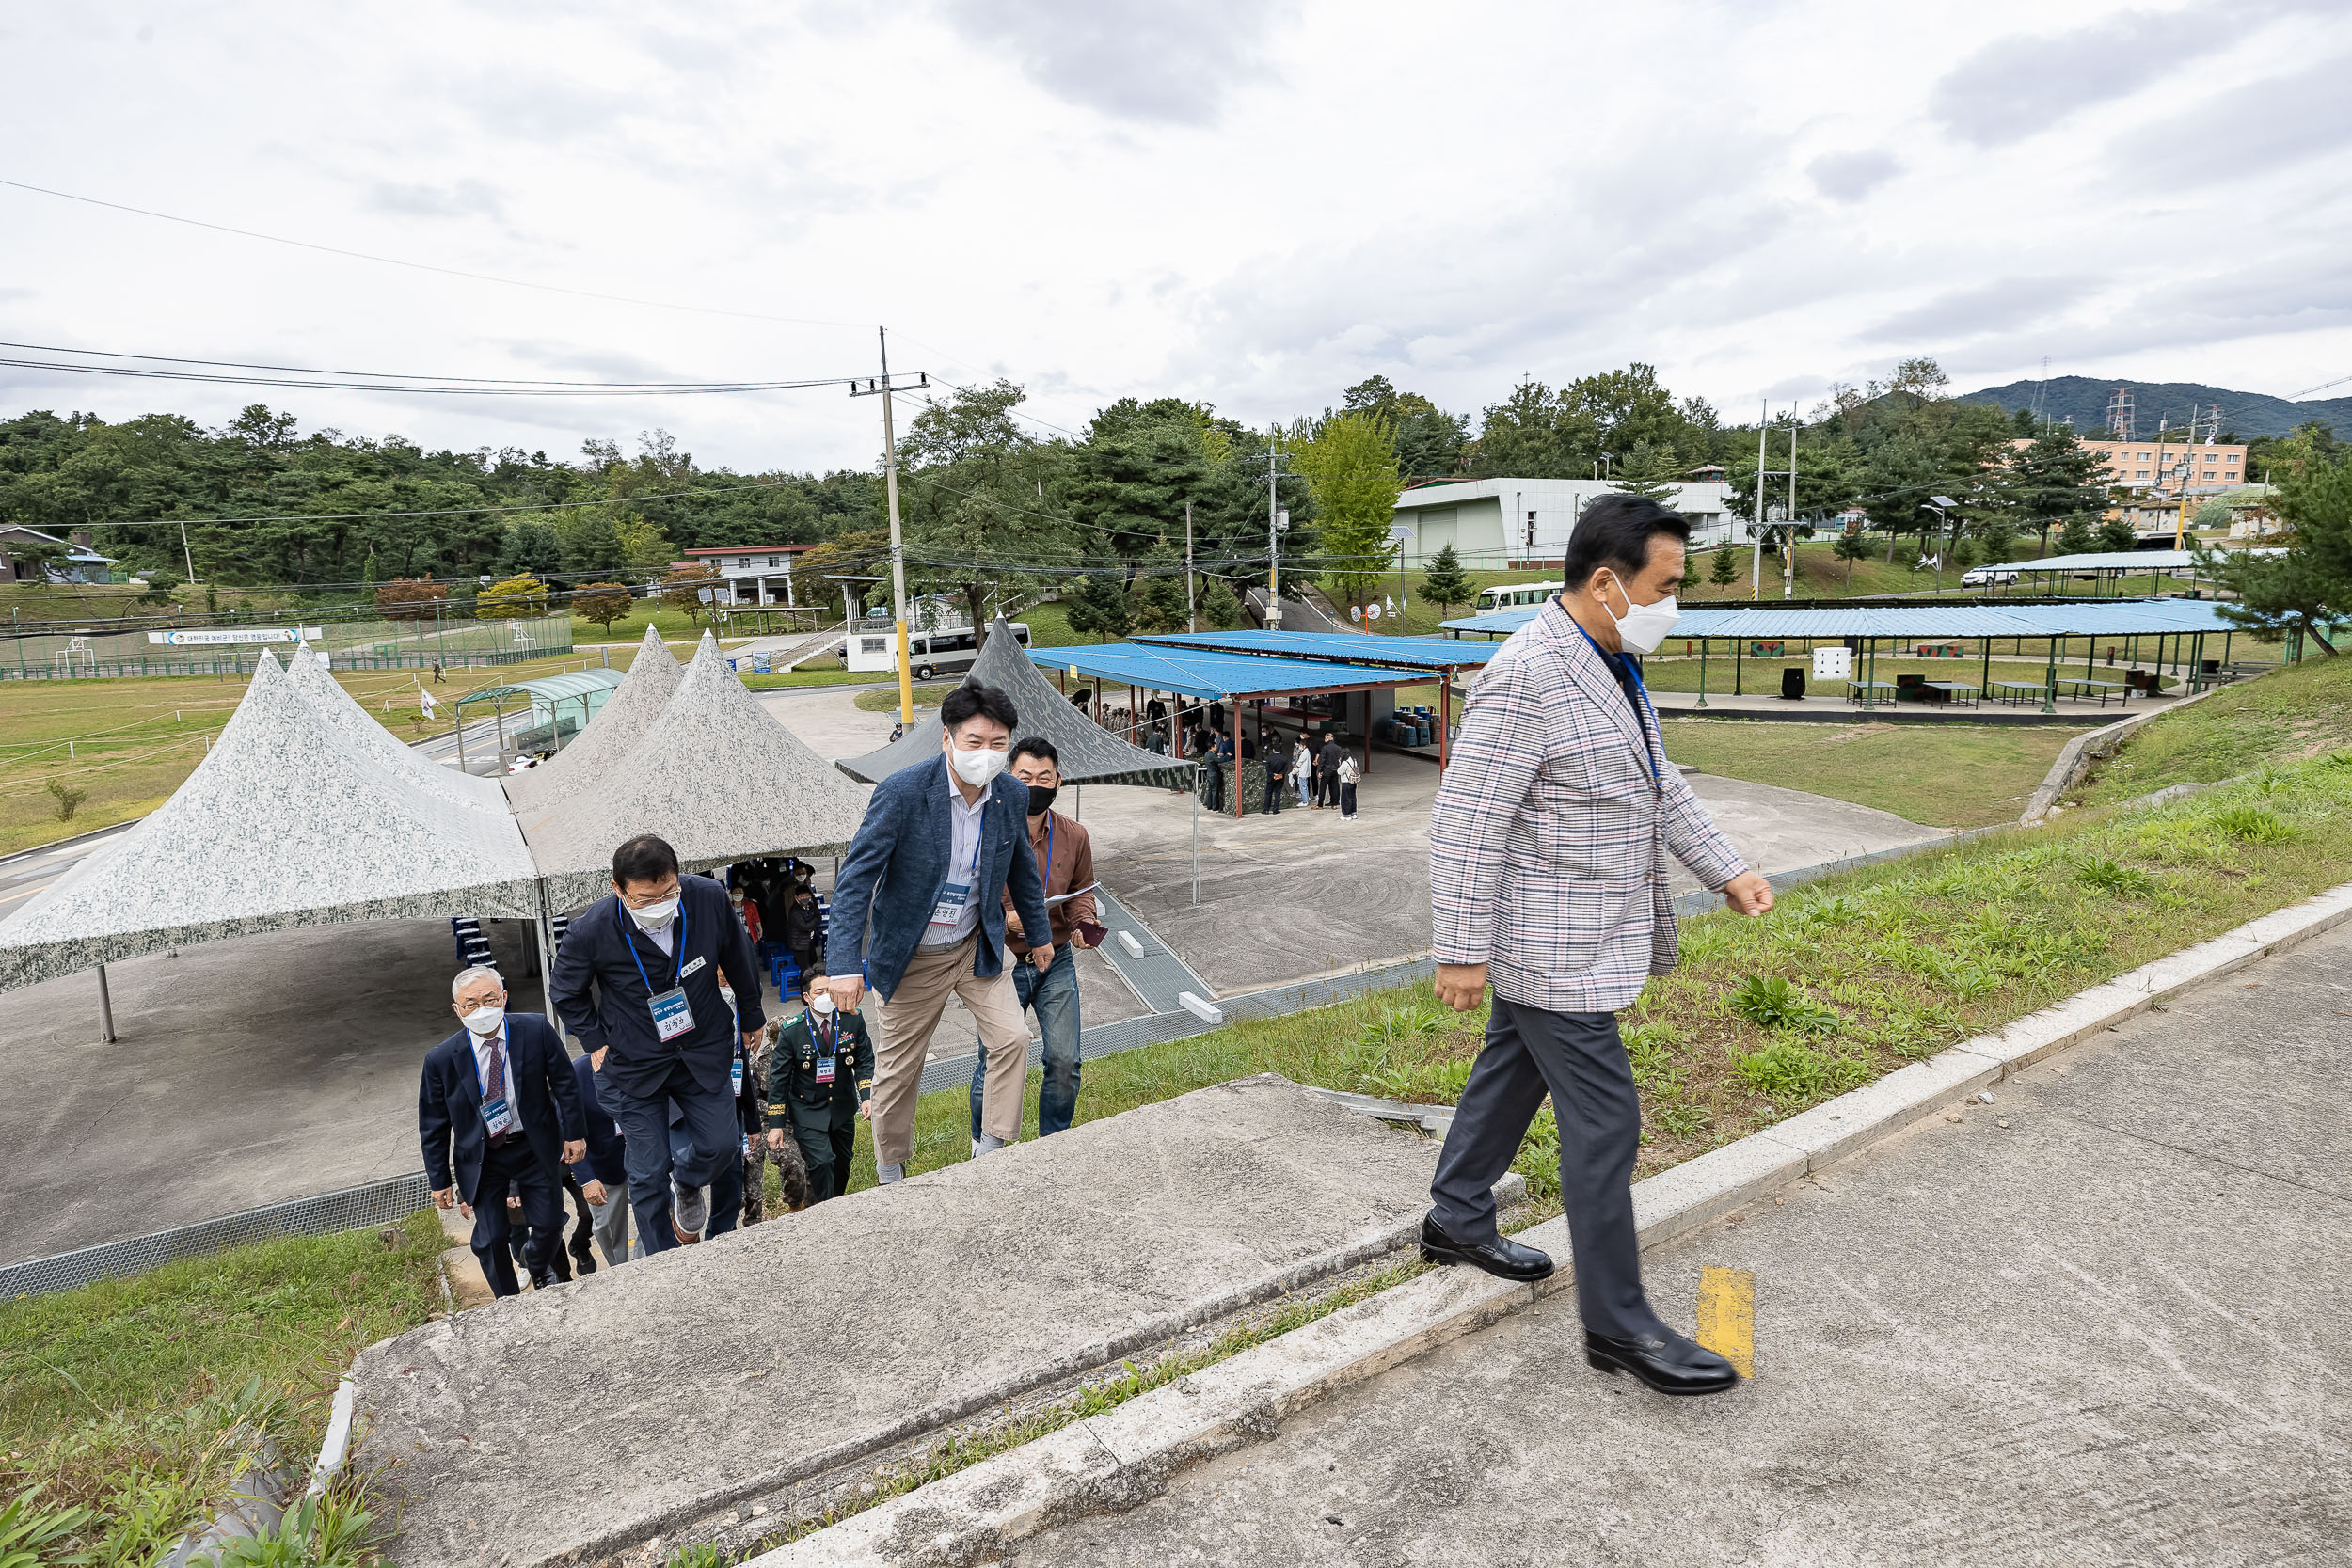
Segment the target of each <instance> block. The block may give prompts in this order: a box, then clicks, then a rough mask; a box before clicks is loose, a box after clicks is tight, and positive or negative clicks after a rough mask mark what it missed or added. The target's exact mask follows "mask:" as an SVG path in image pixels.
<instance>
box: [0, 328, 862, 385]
mask: <svg viewBox="0 0 2352 1568" xmlns="http://www.w3.org/2000/svg"><path fill="white" fill-rule="evenodd" d="M0 348H21V349H29V350H31V351H33V352H35V353H38V354H84V355H92V356H96V357H98V358H101V359H143V360H147V361H150V362H151V363H154V364H162V365H203V366H208V367H210V368H212V369H215V370H233V371H272V372H278V373H280V374H285V375H343V376H355V377H366V378H368V379H370V380H375V381H432V382H453V383H458V384H471V385H474V386H482V387H590V388H599V389H612V388H657V389H670V388H690V389H693V390H702V389H705V388H717V389H721V390H725V391H737V390H742V389H745V388H766V387H777V386H794V387H831V386H835V385H838V384H840V383H842V382H846V381H850V380H853V379H855V378H854V377H850V376H827V377H824V378H821V379H819V380H816V381H799V382H767V381H564V380H561V379H557V378H554V377H548V376H507V375H425V374H421V373H419V372H409V371H322V370H312V369H310V368H307V367H305V366H301V365H259V364H253V363H251V362H249V361H246V360H243V359H196V358H190V357H187V356H183V355H175V354H124V353H119V352H118V351H116V350H114V349H104V348H59V347H58V346H57V345H56V344H55V343H15V342H9V341H6V340H4V339H0Z"/></svg>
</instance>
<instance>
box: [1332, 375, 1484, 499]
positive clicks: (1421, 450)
mask: <svg viewBox="0 0 2352 1568" xmlns="http://www.w3.org/2000/svg"><path fill="white" fill-rule="evenodd" d="M1341 406H1342V407H1343V409H1345V410H1347V411H1349V412H1351V413H1358V414H1370V415H1372V416H1374V417H1375V418H1376V419H1383V420H1388V421H1389V428H1390V430H1391V432H1392V433H1393V434H1394V436H1395V440H1396V463H1397V467H1399V468H1401V469H1402V470H1404V472H1405V474H1406V477H1408V478H1414V479H1443V478H1445V477H1446V476H1448V475H1450V474H1454V473H1458V472H1460V471H1461V467H1462V462H1463V458H1464V455H1465V453H1466V452H1467V451H1469V449H1470V421H1469V420H1466V419H1464V418H1463V417H1462V416H1461V415H1459V414H1449V413H1446V412H1445V411H1444V410H1443V409H1441V408H1439V407H1438V405H1437V404H1434V403H1432V402H1430V401H1429V400H1428V399H1427V398H1425V397H1422V395H1421V394H1420V393H1418V392H1400V391H1398V390H1397V389H1396V388H1394V387H1393V386H1391V385H1390V383H1389V378H1388V377H1387V376H1385V375H1374V376H1367V377H1365V378H1364V379H1363V380H1361V381H1359V382H1358V383H1356V385H1355V386H1353V387H1350V388H1348V389H1347V390H1346V392H1344V393H1343V394H1342V397H1341Z"/></svg>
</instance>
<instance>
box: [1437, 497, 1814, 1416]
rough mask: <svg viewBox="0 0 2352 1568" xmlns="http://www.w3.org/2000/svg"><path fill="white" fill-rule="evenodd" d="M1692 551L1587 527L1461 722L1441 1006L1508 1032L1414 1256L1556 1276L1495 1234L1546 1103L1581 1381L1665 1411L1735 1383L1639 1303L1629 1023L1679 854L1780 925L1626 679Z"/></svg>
mask: <svg viewBox="0 0 2352 1568" xmlns="http://www.w3.org/2000/svg"><path fill="white" fill-rule="evenodd" d="M1690 536H1691V528H1690V524H1689V523H1687V522H1685V521H1684V520H1683V518H1682V517H1681V516H1680V515H1677V514H1676V513H1673V512H1670V511H1668V510H1666V509H1665V508H1664V507H1662V506H1660V505H1659V504H1658V503H1657V502H1655V501H1652V500H1646V499H1643V498H1641V497H1639V496H1603V497H1601V498H1600V499H1597V500H1595V501H1594V502H1593V503H1592V504H1591V505H1590V506H1587V507H1586V508H1585V509H1584V513H1583V515H1581V517H1579V518H1578V520H1577V524H1576V529H1575V531H1574V533H1573V534H1572V535H1571V536H1570V538H1569V541H1568V547H1567V559H1566V561H1565V572H1564V574H1563V578H1564V580H1565V582H1566V584H1567V587H1566V589H1565V592H1563V593H1562V594H1559V595H1558V596H1557V597H1555V598H1553V599H1551V600H1549V602H1547V603H1546V604H1545V606H1544V608H1543V610H1541V611H1540V612H1539V613H1538V614H1537V615H1536V617H1535V619H1534V621H1532V622H1530V623H1529V624H1528V625H1527V626H1523V627H1522V628H1520V629H1519V631H1518V632H1517V633H1516V634H1515V635H1514V636H1513V637H1512V638H1511V640H1510V641H1507V642H1505V643H1504V644H1503V645H1502V651H1500V652H1499V653H1497V654H1496V655H1495V657H1494V659H1493V661H1492V662H1490V663H1489V664H1488V665H1487V666H1486V669H1485V671H1484V672H1482V673H1480V675H1479V677H1478V683H1477V686H1476V687H1475V688H1474V689H1473V690H1472V692H1471V694H1470V703H1469V705H1468V706H1467V708H1466V709H1465V710H1464V712H1463V715H1462V729H1461V736H1460V738H1459V739H1458V740H1456V741H1455V742H1454V748H1453V753H1452V757H1451V760H1450V762H1449V764H1448V767H1447V768H1446V773H1445V782H1444V783H1443V784H1441V785H1439V787H1438V800H1437V805H1436V806H1435V808H1434V809H1433V810H1432V811H1431V814H1430V828H1429V894H1430V905H1431V914H1432V925H1433V927H1434V939H1433V942H1432V944H1431V945H1432V947H1433V948H1434V950H1435V952H1436V954H1437V958H1438V997H1439V998H1440V999H1441V1000H1442V1001H1444V1002H1445V1003H1446V1005H1447V1006H1451V1007H1454V1009H1456V1010H1457V1011H1465V1012H1466V1011H1468V1010H1469V1009H1470V1008H1472V1007H1475V1006H1478V1004H1479V1001H1480V1000H1481V998H1482V997H1483V996H1484V995H1485V993H1486V987H1487V984H1488V982H1489V981H1491V982H1492V983H1493V986H1494V1008H1493V1012H1492V1014H1491V1016H1490V1019H1489V1022H1487V1025H1486V1044H1485V1046H1484V1048H1483V1049H1482V1050H1481V1051H1480V1053H1479V1055H1478V1060H1477V1063H1476V1064H1475V1065H1474V1066H1473V1067H1472V1068H1471V1069H1470V1083H1469V1085H1468V1086H1467V1087H1466V1088H1465V1089H1464V1090H1463V1092H1462V1102H1461V1105H1460V1107H1459V1108H1458V1109H1457V1110H1456V1111H1455V1113H1454V1125H1453V1128H1452V1130H1451V1131H1450V1132H1448V1133H1447V1135H1446V1142H1445V1151H1444V1153H1443V1154H1442V1155H1441V1156H1440V1157H1439V1158H1438V1174H1437V1177H1436V1179H1435V1180H1433V1181H1432V1182H1431V1183H1430V1197H1431V1199H1432V1200H1433V1206H1432V1208H1431V1210H1430V1212H1429V1217H1428V1218H1427V1219H1426V1220H1424V1221H1422V1238H1421V1243H1422V1255H1423V1256H1425V1257H1427V1258H1428V1259H1431V1260H1432V1261H1434V1262H1442V1263H1469V1264H1471V1265H1473V1266H1475V1267H1478V1268H1482V1269H1485V1270H1486V1272H1488V1273H1489V1274H1495V1275H1502V1277H1504V1278H1506V1279H1541V1278H1543V1277H1544V1276H1546V1275H1549V1274H1550V1273H1551V1267H1552V1265H1551V1259H1549V1257H1547V1256H1546V1255H1545V1254H1543V1253H1541V1252H1538V1251H1536V1250H1535V1249H1534V1248H1533V1247H1528V1246H1521V1245H1520V1244H1518V1243H1516V1242H1513V1241H1511V1240H1509V1239H1507V1238H1506V1237H1504V1236H1502V1234H1501V1233H1500V1232H1499V1231H1498V1230H1497V1228H1496V1225H1495V1202H1494V1196H1493V1187H1494V1184H1495V1182H1496V1181H1498V1180H1501V1179H1502V1174H1503V1172H1504V1171H1506V1170H1508V1169H1509V1168H1510V1165H1511V1161H1512V1160H1513V1158H1514V1157H1515V1156H1516V1155H1517V1154H1518V1148H1519V1141H1520V1139H1521V1138H1523V1137H1524V1136H1525V1135H1526V1132H1527V1129H1528V1125H1529V1123H1531V1122H1532V1121H1534V1117H1535V1113H1536V1111H1537V1110H1538V1109H1539V1108H1540V1107H1541V1106H1542V1104H1543V1100H1544V1096H1545V1094H1546V1093H1547V1092H1549V1094H1550V1096H1551V1103H1552V1110H1553V1114H1554V1116H1555V1117H1556V1118H1557V1119H1558V1122H1559V1126H1560V1201H1561V1203H1562V1205H1563V1207H1564V1208H1565V1210H1566V1212H1567V1221H1568V1235H1569V1243H1570V1246H1571V1248H1572V1250H1573V1252H1574V1255H1575V1263H1576V1294H1577V1307H1578V1308H1579V1310H1580V1311H1581V1313H1582V1315H1583V1319H1584V1343H1585V1354H1586V1357H1587V1359H1589V1360H1590V1361H1591V1362H1592V1364H1593V1365H1594V1366H1595V1367H1597V1368H1600V1369H1602V1370H1610V1371H1625V1372H1630V1373H1632V1374H1633V1375H1634V1376H1636V1377H1638V1378H1640V1379H1641V1380H1642V1381H1643V1382H1644V1383H1645V1384H1647V1385H1648V1386H1651V1387H1653V1388H1656V1389H1658V1390H1659V1391H1660V1392H1661V1393H1669V1394H1711V1393H1717V1392H1720V1391H1721V1390H1723V1389H1725V1388H1729V1387H1731V1386H1733V1385H1734V1384H1736V1383H1737V1382H1738V1381H1739V1375H1738V1373H1736V1372H1735V1371H1733V1370H1732V1368H1731V1364H1730V1363H1729V1362H1727V1361H1725V1360H1724V1358H1723V1357H1722V1356H1720V1355H1717V1354H1714V1353H1713V1352H1711V1351H1707V1350H1702V1349H1701V1348H1700V1347H1699V1346H1697V1345H1695V1344H1693V1343H1692V1342H1691V1341H1690V1340H1689V1339H1686V1338H1683V1337H1682V1336H1681V1335H1679V1334H1677V1333H1675V1332H1674V1331H1673V1330H1672V1329H1670V1328H1668V1327H1667V1326H1666V1325H1665V1323H1663V1322H1661V1320H1660V1318H1659V1316H1658V1314H1657V1313H1656V1312H1655V1311H1653V1310H1651V1308H1650V1305H1649V1301H1648V1298H1647V1297H1646V1296H1645V1294H1644V1293H1643V1291H1642V1263H1641V1253H1640V1246H1639V1241H1638V1238H1637V1237H1636V1235H1635V1233H1634V1228H1633V1191H1632V1186H1631V1179H1632V1174H1633V1160H1634V1155H1635V1153H1636V1152H1637V1151H1638V1149H1639V1148H1640V1147H1641V1139H1642V1111H1641V1101H1640V1100H1639V1098H1638V1097H1637V1096H1636V1094H1635V1092H1634V1087H1633V1071H1632V1069H1631V1067H1630V1066H1629V1064H1628V1062H1627V1061H1626V1053H1625V1046H1624V1043H1623V1042H1622V1041H1621V1040H1620V1039H1619V1038H1618V1036H1617V1020H1616V1016H1615V1015H1616V1010H1617V1009H1618V1008H1620V1007H1624V1006H1629V1005H1630V1004H1631V1003H1632V1002H1633V1000H1634V999H1635V998H1636V997H1638V996H1640V995H1641V994H1642V987H1643V985H1644V983H1645V981H1646V980H1647V979H1648V977H1649V976H1650V975H1652V974H1665V973H1666V972H1667V971H1668V970H1670V969H1672V968H1673V967H1674V964H1675V954H1676V943H1675V919H1674V908H1673V903H1672V900H1671V898H1670V897H1669V895H1668V894H1667V891H1666V856H1667V854H1668V852H1669V851H1671V852H1672V853H1673V854H1674V856H1675V857H1676V858H1677V860H1679V861H1681V862H1682V863H1683V864H1685V865H1687V866H1689V867H1690V868H1691V870H1692V872H1693V873H1695V874H1696V875H1697V877H1698V879H1700V880H1701V881H1702V882H1704V883H1706V884H1707V885H1708V887H1710V888H1718V889H1721V890H1722V892H1723V894H1724V897H1725V899H1727V900H1728V901H1729V902H1730V904H1731V905H1732V907H1733V908H1734V909H1737V910H1739V911H1740V912H1741V913H1743V914H1749V915H1757V914H1762V913H1763V912H1764V911H1767V910H1769V909H1771V908H1772V888H1771V887H1770V886H1769V885H1768V884H1767V883H1766V882H1765V880H1764V879H1763V878H1761V877H1759V876H1757V875H1756V873H1755V872H1753V871H1751V870H1749V869H1748V868H1747V865H1746V864H1745V863H1743V862H1742V861H1741V860H1740V853H1739V851H1738V850H1736V849H1734V848H1733V847H1732V846H1731V843H1730V841H1729V840H1728V839H1726V838H1724V835H1723V833H1722V832H1721V831H1719V830H1718V829H1717V828H1716V826H1715V824H1714V823H1713V822H1712V821H1710V820H1708V816H1707V813H1706V811H1705V810H1704V809H1703V808H1702V807H1701V806H1700V805H1699V803H1698V801H1697V800H1696V799H1695V798H1694V797H1693V796H1692V793H1691V791H1690V788H1689V786H1687V785H1686V784H1683V782H1682V775H1681V773H1680V771H1679V770H1678V769H1677V768H1675V766H1674V765H1673V764H1672V763H1670V762H1668V761H1667V760H1666V754H1665V747H1664V743H1663V741H1662V739H1661V736H1660V735H1659V733H1658V716H1657V714H1656V712H1655V710H1654V709H1652V708H1651V706H1650V704H1649V699H1648V694H1647V692H1646V691H1645V690H1644V689H1643V687H1642V679H1641V672H1640V669H1639V667H1638V666H1637V665H1635V663H1634V662H1633V659H1632V657H1629V656H1634V655H1640V654H1646V653H1650V652H1652V651H1654V650H1655V649H1656V648H1657V647H1658V645H1659V643H1660V642H1661V641H1662V640H1663V639H1664V637H1665V635H1666V632H1667V631H1668V629H1670V628H1671V627H1672V626H1673V625H1674V623H1675V619H1676V617H1677V615H1678V614H1679V613H1680V611H1679V610H1677V608H1676V606H1675V600H1674V592H1675V589H1676V588H1677V586H1679V585H1680V583H1681V580H1682V573H1683V557H1684V553H1685V549H1686V546H1688V544H1689V541H1690Z"/></svg>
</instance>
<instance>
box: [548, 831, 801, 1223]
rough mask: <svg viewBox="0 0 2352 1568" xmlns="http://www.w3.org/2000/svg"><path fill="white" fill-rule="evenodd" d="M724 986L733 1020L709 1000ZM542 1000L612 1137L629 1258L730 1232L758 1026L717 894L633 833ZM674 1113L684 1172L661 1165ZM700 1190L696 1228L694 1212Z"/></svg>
mask: <svg viewBox="0 0 2352 1568" xmlns="http://www.w3.org/2000/svg"><path fill="white" fill-rule="evenodd" d="M721 975H724V976H726V981H727V983H728V984H729V985H731V986H732V987H733V988H734V990H735V1007H734V1009H730V1008H729V1007H728V1006H727V1002H726V999H725V998H724V997H723V996H721V995H720V994H719V985H720V976H721ZM548 990H549V993H550V994H551V995H552V996H553V997H554V999H555V1010H556V1014H557V1016H559V1017H561V1018H562V1019H563V1020H564V1027H565V1028H566V1029H568V1030H570V1031H571V1032H572V1033H573V1034H574V1035H576V1036H578V1037H580V1044H581V1045H582V1046H584V1047H586V1049H587V1051H588V1055H589V1059H590V1060H591V1062H593V1063H594V1064H595V1069H596V1101H597V1102H598V1103H599V1104H601V1105H602V1106H603V1107H604V1109H605V1112H606V1114H607V1115H609V1116H611V1117H612V1119H613V1121H614V1122H615V1123H617V1124H618V1125H619V1127H620V1129H621V1142H622V1163H623V1166H624V1168H625V1169H626V1171H627V1174H628V1199H629V1207H630V1209H631V1210H632V1211H633V1212H635V1214H636V1216H637V1243H638V1244H639V1245H640V1246H642V1247H644V1249H645V1250H646V1251H647V1252H663V1251H667V1250H668V1249H669V1248H671V1247H674V1246H678V1245H681V1244H683V1243H690V1242H698V1241H700V1240H701V1239H702V1237H703V1235H704V1234H708V1235H712V1236H719V1235H723V1234H724V1233H726V1232H727V1231H729V1230H732V1229H734V1228H735V1222H736V1217H737V1215H738V1214H739V1213H740V1212H741V1211H742V1207H743V1159H742V1148H743V1129H742V1126H741V1123H740V1120H739V1116H738V1114H737V1110H736V1095H737V1092H738V1085H737V1083H736V1078H735V1075H736V1072H737V1070H738V1064H739V1063H740V1062H741V1060H742V1056H741V1053H739V1050H738V1049H737V1047H738V1044H739V1037H738V1028H740V1031H741V1036H740V1038H741V1040H743V1041H746V1042H748V1041H750V1040H751V1039H753V1038H754V1037H756V1036H757V1035H758V1033H759V1030H760V1026H761V1025H762V1024H764V1023H765V1022H767V1018H766V1016H765V1015H764V1014H763V1013H762V1012H761V1011H760V1006H759V971H758V969H757V967H756V966H755V964H754V963H753V961H752V939H751V935H750V933H749V932H747V931H745V930H744V929H743V923H742V922H741V921H740V920H739V919H737V918H736V914H735V906H734V904H733V903H732V902H730V901H729V899H728V898H727V890H726V889H725V888H723V887H722V886H720V885H719V884H718V883H717V882H715V881H712V880H711V879H709V878H707V877H693V876H680V875H679V873H678V865H677V853H676V851H675V850H673V849H672V848H671V847H670V846H669V845H668V844H666V843H664V842H663V841H662V840H660V839H659V838H656V837H655V836H654V835H653V834H651V833H640V834H639V835H638V836H637V837H635V838H632V839H630V840H629V841H628V843H626V844H624V845H622V846H621V847H619V848H618V849H615V850H614V851H612V896H610V897H607V898H599V899H597V900H596V902H595V903H593V904H591V905H589V906H588V909H587V911H586V912H585V913H583V914H581V915H580V916H578V917H577V918H576V919H574V920H573V921H572V923H571V925H570V926H568V927H565V929H564V945H563V946H562V947H560V948H558V949H557V950H556V955H555V970H554V973H553V974H552V975H551V976H550V977H549V980H548ZM738 1016H740V1019H741V1022H740V1025H738V1022H737V1018H738ZM672 1101H675V1102H676V1104H677V1107H678V1109H679V1110H680V1111H681V1112H683V1113H684V1116H683V1125H684V1128H685V1131H686V1138H685V1139H684V1140H682V1141H684V1142H686V1143H689V1144H691V1153H690V1157H689V1158H688V1159H687V1160H685V1161H684V1162H676V1161H674V1160H673V1159H672V1156H671V1152H670V1106H671V1102H672ZM706 1186H707V1187H708V1188H709V1189H710V1207H709V1210H708V1212H707V1215H706V1214H704V1213H699V1212H695V1211H696V1210H697V1209H699V1208H700V1206H701V1203H702V1189H703V1188H704V1187H706ZM706 1223H707V1226H708V1227H709V1228H708V1230H707V1232H706V1231H705V1230H704V1225H705V1224H706Z"/></svg>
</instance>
